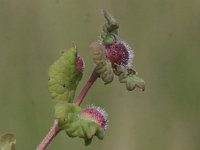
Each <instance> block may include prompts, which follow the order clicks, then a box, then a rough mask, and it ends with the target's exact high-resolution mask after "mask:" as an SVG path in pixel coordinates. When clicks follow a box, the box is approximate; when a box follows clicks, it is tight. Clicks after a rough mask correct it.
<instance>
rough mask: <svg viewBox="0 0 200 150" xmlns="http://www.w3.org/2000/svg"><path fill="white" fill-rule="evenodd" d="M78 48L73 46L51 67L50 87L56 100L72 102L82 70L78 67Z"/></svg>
mask: <svg viewBox="0 0 200 150" xmlns="http://www.w3.org/2000/svg"><path fill="white" fill-rule="evenodd" d="M76 61H77V48H76V46H74V47H72V48H71V49H69V50H68V51H65V52H64V53H63V54H62V56H61V57H60V58H59V59H58V60H57V61H56V62H55V63H54V64H53V65H51V66H50V68H49V73H48V75H49V81H48V88H49V91H50V94H51V97H52V99H54V100H55V101H57V102H58V101H68V102H72V101H73V99H74V96H75V91H76V88H77V86H78V83H79V81H80V80H81V78H82V72H79V71H78V70H77V67H76Z"/></svg>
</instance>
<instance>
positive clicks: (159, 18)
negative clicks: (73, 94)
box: [0, 0, 200, 150]
mask: <svg viewBox="0 0 200 150" xmlns="http://www.w3.org/2000/svg"><path fill="white" fill-rule="evenodd" d="M102 8H103V9H106V10H108V11H110V12H111V13H112V14H113V15H114V16H115V18H116V19H117V20H118V22H119V23H120V29H119V31H120V36H121V37H123V38H124V39H125V40H126V41H127V42H128V43H129V44H130V46H132V47H133V48H134V49H135V54H136V57H135V61H134V64H135V68H136V70H137V71H138V72H139V75H140V76H141V77H143V78H144V79H145V81H146V91H145V92H140V91H132V92H128V91H126V89H125V87H124V85H123V84H120V83H118V81H117V79H115V82H114V83H112V84H110V85H106V86H105V85H103V82H102V81H101V80H98V81H97V82H96V83H95V84H94V87H93V88H92V89H91V91H90V92H89V93H88V95H87V97H86V101H85V102H84V104H83V105H87V103H94V104H96V105H101V106H103V107H104V108H105V109H106V110H107V112H108V113H109V115H110V123H109V124H110V125H109V128H108V130H107V132H106V136H105V139H104V140H103V141H99V140H97V139H94V142H93V143H92V144H91V145H90V146H89V147H85V146H84V143H83V142H82V140H81V139H71V138H68V137H67V136H66V135H65V133H64V132H63V133H61V134H59V135H58V137H57V138H56V139H55V140H54V141H53V143H52V144H51V145H50V147H49V149H50V150H55V149H59V150H64V149H71V150H72V149H73V150H78V149H82V150H86V149H87V150H93V149H95V150H199V149H200V143H199V141H200V119H199V115H200V102H199V101H200V92H199V91H200V88H199V87H200V80H199V76H200V71H199V65H200V59H199V57H200V52H199V49H200V42H199V39H200V17H199V14H200V1H198V0H191V1H188V0H163V1H161V0H144V1H140V0H124V1H120V0H115V1H111V0H102V1H94V0H84V1H83V0H42V1H40V0H35V1H34V0H32V1H30V0H0V120H1V123H0V133H4V132H6V131H7V132H8V131H9V132H14V133H16V138H17V145H16V149H19V150H27V149H35V148H36V146H37V145H38V144H39V142H40V140H41V139H42V138H43V137H44V135H45V134H46V133H47V131H48V130H49V127H50V126H51V124H52V123H53V115H54V114H53V113H54V108H53V105H54V104H53V102H52V100H51V98H50V94H49V93H48V89H47V78H48V77H47V72H48V68H49V66H50V65H51V64H52V63H53V62H54V61H55V60H56V59H57V58H58V56H59V55H60V53H61V51H63V50H64V49H67V48H69V47H71V43H72V42H75V43H76V44H77V46H78V48H79V53H80V55H82V56H83V57H84V58H85V63H86V69H85V72H84V76H83V80H82V81H81V83H80V85H79V87H78V91H77V92H78V93H79V91H80V89H81V87H82V86H83V85H84V83H85V82H86V80H87V78H88V76H89V74H90V72H91V70H92V68H93V65H92V59H91V57H90V52H89V48H88V47H89V45H90V43H91V42H93V41H95V40H97V39H98V35H99V34H100V31H101V25H102V24H103V23H104V19H103V16H102V15H101V13H100V10H101V9H102Z"/></svg>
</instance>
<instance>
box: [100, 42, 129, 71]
mask: <svg viewBox="0 0 200 150" xmlns="http://www.w3.org/2000/svg"><path fill="white" fill-rule="evenodd" d="M103 48H104V51H105V54H106V57H107V58H108V59H109V60H110V62H111V63H112V66H113V68H116V65H123V66H126V67H127V68H128V67H131V66H132V62H133V51H132V50H131V48H130V47H129V46H128V44H126V43H125V42H124V41H120V40H119V41H117V42H115V43H113V44H110V45H105V44H103Z"/></svg>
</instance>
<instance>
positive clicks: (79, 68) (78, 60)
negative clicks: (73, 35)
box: [76, 55, 85, 72]
mask: <svg viewBox="0 0 200 150" xmlns="http://www.w3.org/2000/svg"><path fill="white" fill-rule="evenodd" d="M84 68H85V63H84V60H83V58H81V57H80V56H79V55H78V56H77V58H76V69H77V71H78V72H82V71H83V69H84Z"/></svg>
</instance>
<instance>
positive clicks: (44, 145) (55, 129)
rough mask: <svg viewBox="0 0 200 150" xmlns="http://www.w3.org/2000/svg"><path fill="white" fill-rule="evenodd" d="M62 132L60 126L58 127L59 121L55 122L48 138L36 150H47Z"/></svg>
mask: <svg viewBox="0 0 200 150" xmlns="http://www.w3.org/2000/svg"><path fill="white" fill-rule="evenodd" d="M60 131H61V129H60V127H59V125H58V120H55V121H54V124H53V126H52V128H51V129H50V131H49V132H48V134H47V135H46V137H45V138H44V139H43V140H42V142H41V143H40V144H39V145H38V147H37V149H36V150H45V149H46V148H47V147H48V145H49V144H50V143H51V141H52V140H53V138H54V137H55V136H56V135H57V134H58V133H59V132H60Z"/></svg>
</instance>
